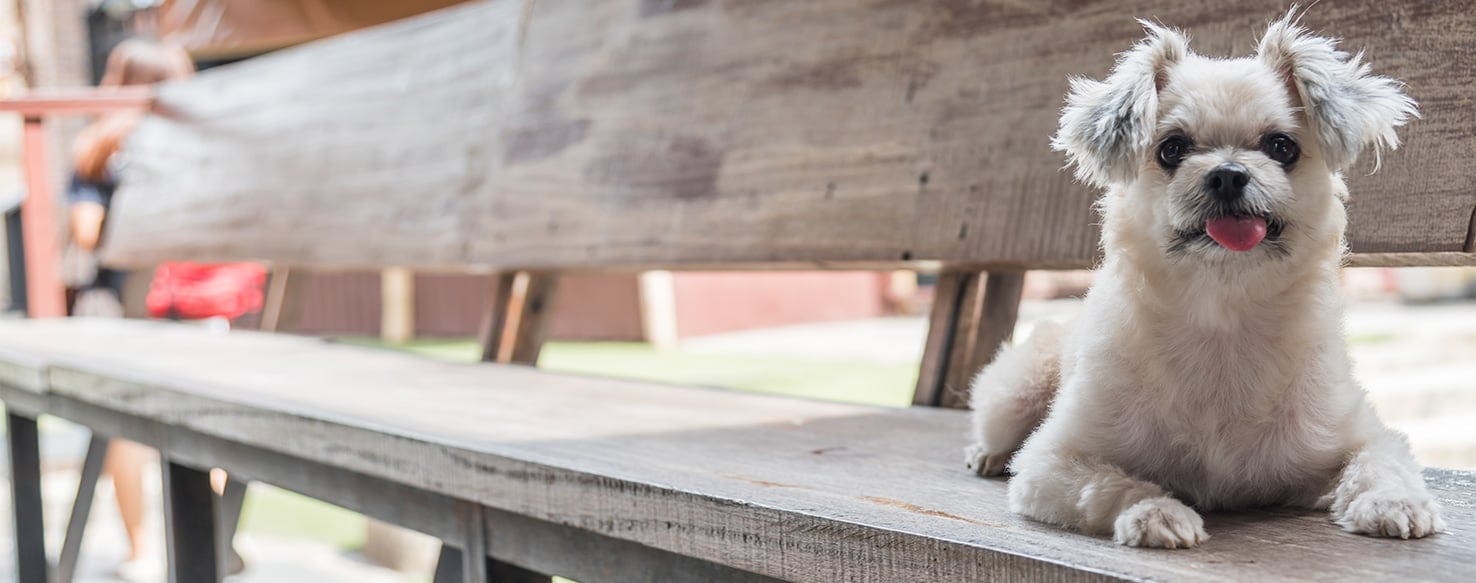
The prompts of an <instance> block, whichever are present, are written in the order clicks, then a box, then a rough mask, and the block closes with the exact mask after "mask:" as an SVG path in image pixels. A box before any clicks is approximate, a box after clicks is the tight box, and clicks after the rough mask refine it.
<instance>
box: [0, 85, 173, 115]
mask: <svg viewBox="0 0 1476 583" xmlns="http://www.w3.org/2000/svg"><path fill="white" fill-rule="evenodd" d="M153 101H154V90H153V88H152V87H116V88H109V89H76V88H66V89H61V88H52V89H40V90H36V91H31V92H29V93H24V94H21V95H20V96H19V97H12V98H9V99H0V112H13V113H19V114H21V115H23V116H27V117H46V116H53V115H98V114H102V113H110V112H115V111H144V110H146V109H148V108H149V106H150V105H151V104H152V103H153Z"/></svg>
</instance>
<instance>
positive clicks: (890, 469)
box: [0, 321, 1476, 580]
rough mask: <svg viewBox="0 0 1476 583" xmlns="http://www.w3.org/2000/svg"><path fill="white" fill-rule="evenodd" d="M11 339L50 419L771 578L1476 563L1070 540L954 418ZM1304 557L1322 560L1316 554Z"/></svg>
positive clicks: (405, 363)
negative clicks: (970, 460)
mask: <svg viewBox="0 0 1476 583" xmlns="http://www.w3.org/2000/svg"><path fill="white" fill-rule="evenodd" d="M0 346H5V347H7V348H9V349H10V350H11V351H12V352H14V351H17V350H22V349H23V350H25V351H29V352H31V353H34V354H38V355H41V356H42V357H44V359H46V360H48V361H50V362H53V363H55V364H54V365H53V366H52V368H51V369H50V372H49V373H48V377H49V378H50V379H51V385H52V392H51V393H49V395H50V396H49V397H47V398H48V399H49V400H50V402H51V403H52V404H53V405H52V406H58V405H57V403H61V402H63V401H67V402H75V403H84V404H88V405H89V406H91V407H93V408H95V409H97V410H103V411H109V412H112V414H122V415H126V416H131V417H136V418H140V419H147V420H150V421H151V423H154V424H156V425H157V426H160V427H167V428H169V429H168V431H170V432H179V434H180V435H187V434H193V435H198V436H206V437H210V438H213V439H215V440H218V441H219V440H223V441H229V442H233V443H240V444H242V445H241V446H240V447H250V448H253V449H259V450H263V451H270V452H278V454H279V455H285V456H290V457H292V458H293V459H298V460H303V461H306V462H312V463H316V464H321V465H323V466H325V467H330V468H335V469H337V470H339V471H345V472H353V473H357V474H362V475H366V476H374V477H376V479H379V480H386V481H390V482H394V483H400V484H407V485H413V487H414V488H415V489H424V490H426V491H428V492H430V493H435V494H440V495H444V496H448V497H454V498H459V499H464V500H469V501H473V502H477V503H479V504H482V505H484V506H487V507H489V508H492V509H495V510H499V511H502V512H508V513H512V514H517V515H521V516H528V517H532V518H536V519H538V520H541V521H546V522H552V523H556V524H563V525H567V526H570V527H573V528H578V529H581V530H585V531H589V532H592V533H595V534H597V535H600V536H604V537H611V538H616V539H621V540H625V541H628V542H630V543H634V544H638V545H643V546H646V547H651V548H655V549H659V550H663V551H667V552H671V553H677V554H682V555H687V556H691V557H694V558H697V559H700V560H704V561H710V562H715V563H719V564H723V565H727V566H729V567H733V568H736V569H740V570H744V571H751V572H755V573H758V574H761V575H765V576H769V577H775V578H780V579H789V580H794V579H798V580H836V579H842V580H844V579H870V580H923V579H926V580H979V579H983V578H987V577H990V576H993V577H997V578H1012V579H1022V580H1023V579H1043V578H1057V579H1059V580H1078V579H1096V578H1104V577H1106V578H1113V577H1116V578H1129V579H1191V578H1192V579H1196V580H1216V579H1218V580H1243V579H1247V578H1252V579H1254V578H1292V579H1295V578H1374V579H1377V578H1394V577H1399V578H1408V579H1420V578H1430V579H1440V578H1451V577H1456V578H1461V577H1463V576H1469V575H1471V574H1473V573H1472V569H1473V568H1472V565H1476V538H1473V537H1476V532H1472V531H1468V530H1464V529H1455V530H1453V531H1452V532H1450V533H1446V534H1442V535H1440V536H1436V537H1432V538H1430V539H1426V540H1420V541H1388V540H1378V539H1370V538H1364V537H1355V536H1350V535H1347V534H1345V533H1342V532H1341V531H1339V530H1338V529H1337V528H1336V527H1335V526H1334V525H1331V524H1329V523H1328V521H1327V519H1326V516H1325V514H1323V513H1316V512H1306V513H1304V512H1292V511H1277V512H1254V513H1246V514H1220V513H1217V514H1212V515H1210V516H1209V517H1208V521H1207V522H1208V528H1209V530H1210V532H1212V533H1213V534H1214V537H1215V538H1214V539H1213V540H1212V541H1211V543H1210V544H1209V545H1206V546H1205V547H1204V548H1202V549H1197V550H1195V551H1192V552H1182V553H1146V552H1137V551H1130V550H1127V549H1123V548H1121V547H1119V546H1118V545H1115V544H1114V543H1112V542H1111V541H1108V540H1104V539H1100V538H1095V537H1089V536H1083V535H1078V534H1073V533H1068V532H1062V531H1060V530H1058V529H1054V528H1051V527H1048V526H1045V525H1041V524H1036V523H1033V522H1029V521H1026V520H1023V519H1021V518H1019V517H1017V516H1014V515H1012V514H1010V513H1009V512H1008V511H1006V510H1005V504H1004V498H1005V483H1004V482H1003V481H1000V480H982V479H979V478H977V477H974V476H972V475H971V474H970V473H969V472H967V471H966V470H965V469H964V468H963V467H962V465H961V464H960V463H959V460H958V456H957V455H956V454H957V451H958V448H961V447H962V446H963V441H962V438H961V437H960V436H961V435H964V434H965V427H966V425H967V418H966V414H965V413H964V412H961V411H949V410H930V409H924V408H918V409H908V410H896V409H882V408H874V407H865V406H858V405H846V404H834V403H819V402H811V401H804V400H792V399H783V398H777V397H769V396H763V395H750V394H738V393H732V392H726V391H717V390H697V389H683V388H680V387H672V386H667V385H661V384H651V383H639V382H627V381H616V380H608V379H593V378H587V377H580V376H565V375H556V374H550V373H546V372H541V371H537V370H533V369H528V368H525V367H502V366H495V365H479V366H469V365H455V364H448V363H440V362H432V361H427V360H423V359H419V358H415V357H413V356H409V355H403V354H397V353H389V352H385V351H381V350H374V349H365V348H356V347H350V346H342V345H333V344H323V343H319V342H316V341H312V340H310V339H305V338H292V337H280V336H274V335H263V334H256V333H249V332H233V333H231V334H229V335H225V336H212V335H209V334H207V333H205V332H204V331H202V330H197V329H194V328H193V327H189V326H178V325H170V324H166V323H152V322H124V321H114V322H107V321H42V322H19V323H15V325H7V326H4V327H0ZM180 354H189V355H190V356H191V357H190V358H179V357H178V355H180ZM263 363H270V364H269V365H268V366H263ZM5 390H8V389H5V388H4V387H0V391H5ZM0 395H5V396H11V395H12V393H10V392H5V393H0ZM13 395H15V396H24V395H34V393H27V392H23V391H14V392H13ZM196 441H199V440H188V439H183V438H181V439H180V440H179V441H178V442H177V445H178V446H179V447H195V446H193V445H191V444H192V443H194V442H196ZM171 443H176V442H171ZM877 468H885V469H886V471H877ZM1429 480H1430V483H1431V487H1432V490H1433V492H1434V494H1435V496H1436V497H1437V498H1439V499H1440V500H1441V501H1442V503H1443V504H1444V505H1445V512H1446V518H1447V520H1448V521H1449V522H1450V523H1451V524H1457V525H1458V524H1468V523H1472V521H1476V507H1472V506H1471V505H1469V504H1467V503H1466V500H1468V499H1469V497H1470V496H1472V495H1473V492H1476V478H1472V477H1471V476H1470V475H1469V474H1460V473H1450V472H1432V473H1431V474H1429ZM409 506H410V507H414V506H413V505H409ZM491 545H492V547H493V548H494V549H496V548H497V545H498V542H497V540H496V538H495V531H494V538H493V539H492V541H491ZM1308 548H1315V549H1317V550H1318V556H1319V559H1320V560H1319V561H1316V562H1308V561H1306V549H1308ZM494 552H495V551H494ZM494 556H495V555H494Z"/></svg>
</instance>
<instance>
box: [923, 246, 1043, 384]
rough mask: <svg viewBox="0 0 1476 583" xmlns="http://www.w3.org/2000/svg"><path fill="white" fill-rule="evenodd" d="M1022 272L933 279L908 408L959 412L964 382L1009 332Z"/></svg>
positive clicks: (959, 272) (962, 273) (958, 274)
mask: <svg viewBox="0 0 1476 583" xmlns="http://www.w3.org/2000/svg"><path fill="white" fill-rule="evenodd" d="M1023 290H1024V273H1023V272H1019V271H995V272H989V273H987V274H984V273H980V272H977V271H966V270H952V271H945V272H944V273H943V274H941V275H940V276H939V278H938V284H937V287H936V291H935V295H934V300H933V310H932V315H931V316H930V318H929V321H928V337H927V345H926V346H925V347H924V349H923V360H922V365H921V367H920V369H919V372H918V385H917V390H916V391H914V393H913V404H915V405H930V406H939V407H947V408H950V409H964V408H967V407H968V392H969V382H970V380H971V379H972V378H973V377H974V375H975V374H978V372H979V370H980V369H982V368H984V366H985V365H987V364H989V363H990V362H991V361H993V360H994V354H995V352H996V351H997V350H998V348H999V346H1000V344H1001V343H1003V342H1005V341H1008V340H1009V339H1010V338H1011V337H1012V336H1013V335H1014V330H1015V321H1016V317H1017V314H1018V312H1019V307H1020V293H1021V292H1022V291H1023Z"/></svg>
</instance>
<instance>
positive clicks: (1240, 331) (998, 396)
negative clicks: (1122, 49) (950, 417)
mask: <svg viewBox="0 0 1476 583" xmlns="http://www.w3.org/2000/svg"><path fill="white" fill-rule="evenodd" d="M1143 25H1144V27H1145V28H1146V29H1147V38H1146V39H1145V40H1144V41H1142V42H1141V43H1139V44H1137V45H1136V46H1134V47H1132V48H1131V49H1130V50H1128V51H1127V52H1126V53H1123V54H1122V55H1121V56H1120V58H1119V59H1118V61H1117V65H1116V67H1115V68H1114V69H1113V71H1112V73H1111V75H1109V76H1108V77H1107V79H1106V80H1105V81H1100V82H1099V81H1092V80H1085V79H1076V80H1073V81H1072V83H1071V92H1070V95H1069V96H1068V98H1067V105H1066V108H1065V110H1064V112H1063V114H1062V116H1061V126H1060V130H1059V132H1058V133H1057V135H1056V136H1055V139H1054V141H1053V145H1054V146H1055V148H1056V149H1058V150H1061V151H1064V152H1065V153H1066V155H1067V157H1068V158H1069V160H1070V163H1071V164H1072V165H1073V166H1075V168H1076V174H1077V176H1078V177H1079V178H1081V179H1082V180H1083V181H1086V182H1088V183H1090V184H1092V185H1094V186H1098V187H1102V188H1105V190H1106V192H1105V194H1104V195H1103V196H1102V198H1101V200H1100V210H1101V213H1102V217H1103V233H1102V246H1103V248H1104V251H1105V259H1104V262H1103V264H1102V266H1101V268H1100V269H1099V271H1098V272H1097V276H1096V280H1095V284H1094V285H1093V286H1092V288H1091V291H1090V292H1089V293H1088V294H1087V298H1086V302H1085V306H1084V309H1083V312H1082V314H1081V316H1080V317H1079V318H1078V319H1077V320H1076V321H1075V322H1073V323H1072V326H1071V328H1070V329H1063V328H1061V327H1059V326H1055V325H1045V326H1042V327H1040V328H1038V329H1037V330H1036V332H1035V333H1034V334H1033V335H1032V337H1031V338H1030V339H1029V340H1028V341H1026V342H1025V343H1024V344H1022V345H1020V346H1018V347H1014V348H1006V349H1004V350H1003V351H1002V353H1001V354H1000V356H999V358H998V359H997V360H996V361H995V363H994V364H992V365H991V366H989V367H988V368H986V369H985V370H984V371H983V372H982V373H980V374H979V376H978V377H977V378H976V379H975V380H974V383H973V401H972V406H973V408H974V435H973V437H974V438H975V444H974V445H973V446H972V447H971V448H970V450H969V452H968V456H967V457H968V463H969V464H970V466H971V467H973V468H974V469H975V471H977V472H979V473H980V474H981V475H997V474H1000V473H1003V472H1004V470H1005V469H1006V467H1007V466H1008V469H1009V470H1010V471H1011V472H1012V473H1013V474H1014V477H1013V479H1012V480H1011V481H1010V484H1009V503H1010V508H1011V510H1013V511H1015V512H1017V513H1020V514H1023V515H1025V516H1027V517H1030V518H1033V519H1036V520H1040V521H1044V522H1049V523H1053V524H1057V525H1061V526H1065V527H1068V528H1072V529H1077V530H1080V531H1084V532H1089V533H1098V534H1111V535H1112V536H1113V538H1114V539H1115V540H1116V541H1117V542H1119V543H1122V544H1126V545H1133V546H1147V547H1166V548H1183V547H1192V546H1195V545H1197V544H1199V543H1201V542H1203V541H1205V540H1206V539H1207V538H1208V535H1207V534H1206V533H1205V531H1204V522H1203V520H1202V519H1201V517H1200V515H1199V514H1198V513H1197V512H1196V511H1195V509H1198V510H1214V509H1222V508H1242V507H1253V506H1268V505H1288V506H1295V507H1307V508H1318V509H1328V510H1330V512H1331V516H1332V520H1333V521H1334V522H1336V523H1337V524H1339V525H1341V526H1342V527H1343V528H1344V529H1346V530H1348V531H1351V532H1356V533H1363V534H1369V535H1380V536H1394V537H1403V538H1409V537H1423V536H1427V535H1430V534H1432V533H1435V532H1438V531H1440V530H1442V529H1443V528H1444V524H1443V522H1442V521H1441V519H1440V516H1439V509H1438V508H1437V506H1436V504H1435V503H1434V501H1433V500H1432V499H1431V497H1430V495H1429V494H1428V493H1427V491H1426V489H1425V485H1424V482H1423V479H1422V478H1421V476H1420V468H1419V466H1418V465H1417V464H1416V463H1415V462H1414V460H1413V456H1412V455H1411V453H1410V451H1409V447H1408V445H1407V444H1406V442H1405V439H1404V437H1403V436H1402V435H1400V434H1399V433H1397V432H1395V431H1393V430H1391V429H1389V428H1387V427H1386V426H1384V425H1383V424H1382V423H1381V422H1380V421H1379V420H1378V418H1377V417H1376V416H1375V414H1374V412H1373V410H1372V409H1371V408H1370V406H1369V404H1368V402H1367V399H1366V398H1365V395H1364V392H1363V389H1362V388H1360V387H1359V385H1358V383H1357V382H1356V381H1355V380H1354V379H1353V376H1352V372H1351V368H1350V363H1349V358H1348V351H1347V348H1346V346H1345V344H1344V339H1343V334H1342V306H1341V301H1340V298H1339V288H1338V269H1339V265H1340V262H1341V260H1342V257H1343V254H1344V250H1345V245H1344V242H1343V233H1344V229H1345V226H1346V214H1345V212H1344V208H1343V204H1344V201H1345V200H1346V199H1347V196H1348V194H1347V189H1346V187H1345V186H1344V184H1343V180H1342V177H1341V172H1342V171H1343V170H1345V169H1346V168H1347V167H1348V166H1349V165H1351V164H1352V163H1353V161H1354V159H1355V158H1356V157H1357V156H1358V155H1359V153H1360V151H1362V150H1365V149H1373V150H1375V151H1376V152H1377V150H1379V149H1380V148H1384V147H1387V148H1390V149H1393V148H1396V147H1398V137H1397V136H1396V135H1395V128H1396V127H1398V126H1401V125H1403V124H1404V123H1405V121H1406V120H1407V119H1409V118H1410V117H1412V116H1417V115H1418V114H1417V112H1416V109H1415V103H1414V101H1413V100H1411V99H1410V98H1409V97H1407V96H1405V95H1404V93H1403V92H1402V86H1401V84H1399V83H1398V82H1396V81H1394V80H1392V79H1389V78H1386V77H1380V76H1376V75H1373V74H1372V73H1371V72H1370V69H1369V67H1368V66H1367V65H1365V64H1363V62H1362V58H1361V55H1349V54H1347V53H1344V52H1341V51H1339V50H1337V48H1336V44H1335V41H1332V40H1329V39H1326V38H1321V37H1318V36H1314V35H1312V34H1310V33H1308V32H1307V31H1306V30H1305V29H1303V28H1302V27H1301V26H1300V25H1299V24H1298V23H1297V20H1296V18H1295V16H1294V15H1293V14H1288V15H1287V16H1286V17H1285V18H1283V19H1281V20H1280V21H1278V22H1275V23H1274V24H1272V25H1271V26H1270V27H1269V28H1268V30H1267V31H1266V33H1265V36H1264V37H1263V38H1262V39H1261V41H1260V45H1259V48H1258V50H1257V52H1256V54H1255V55H1254V56H1251V57H1245V58H1238V59H1215V58H1209V57H1204V56H1200V55H1196V54H1194V53H1192V52H1190V50H1189V45H1188V40H1187V39H1186V37H1185V36H1184V35H1183V34H1182V33H1180V32H1178V31H1175V30H1171V29H1168V28H1165V27H1162V26H1159V25H1156V24H1153V23H1148V22H1144V23H1143ZM1276 132H1280V133H1282V134H1285V135H1287V136H1290V137H1291V138H1292V139H1293V140H1295V142H1297V144H1298V145H1299V146H1300V149H1301V156H1300V158H1299V159H1298V160H1296V161H1295V162H1294V163H1292V164H1288V165H1285V166H1283V165H1282V164H1280V163H1278V162H1277V161H1274V160H1273V159H1272V158H1271V157H1270V156H1269V155H1268V154H1267V153H1263V151H1262V150H1263V149H1264V146H1262V145H1261V144H1265V143H1266V142H1265V140H1266V138H1265V136H1267V135H1268V134H1273V133H1276ZM1170 135H1182V136H1185V137H1187V138H1188V139H1189V140H1191V141H1192V143H1193V147H1192V149H1190V151H1189V153H1188V155H1187V156H1185V157H1184V158H1183V162H1182V164H1181V165H1180V166H1178V167H1177V168H1175V169H1172V170H1170V169H1166V168H1165V167H1164V166H1161V165H1160V164H1158V163H1157V152H1158V150H1157V148H1158V146H1159V144H1160V143H1162V141H1163V140H1164V139H1165V137H1166V136H1170ZM1227 162H1237V163H1239V164H1241V165H1242V166H1244V167H1245V168H1246V169H1247V170H1248V173H1249V176H1250V178H1249V180H1250V181H1249V186H1248V187H1247V188H1246V192H1245V197H1244V199H1242V200H1240V201H1238V202H1235V203H1233V204H1232V205H1230V207H1226V206H1225V205H1219V204H1217V203H1215V202H1213V201H1212V200H1211V199H1210V198H1209V197H1208V195H1207V194H1206V192H1204V190H1205V187H1204V186H1202V185H1203V184H1204V180H1205V173H1206V172H1208V171H1209V170H1211V169H1213V168H1215V167H1216V166H1219V165H1221V164H1224V163H1227ZM1227 213H1228V214H1237V215H1240V214H1254V215H1257V216H1261V217H1265V218H1266V220H1267V223H1268V225H1270V228H1269V229H1268V231H1269V232H1270V235H1268V236H1267V238H1266V239H1265V240H1264V241H1263V242H1262V243H1261V244H1260V245H1259V246H1257V247H1255V248H1254V249H1252V250H1250V251H1244V252H1236V251H1231V250H1229V249H1227V248H1224V247H1221V246H1220V245H1218V244H1216V243H1215V242H1214V241H1213V240H1211V239H1210V238H1208V237H1207V236H1206V235H1205V224H1206V221H1207V220H1208V219H1210V218H1213V217H1214V216H1217V214H1227ZM1027 437H1028V438H1027Z"/></svg>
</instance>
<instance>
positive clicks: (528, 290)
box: [508, 271, 559, 365]
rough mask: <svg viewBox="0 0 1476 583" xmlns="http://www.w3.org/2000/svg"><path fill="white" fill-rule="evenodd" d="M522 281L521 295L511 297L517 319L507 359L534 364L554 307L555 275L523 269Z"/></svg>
mask: <svg viewBox="0 0 1476 583" xmlns="http://www.w3.org/2000/svg"><path fill="white" fill-rule="evenodd" d="M524 281H526V284H525V285H524V286H523V289H522V296H521V298H515V299H514V300H513V305H515V306H517V312H518V320H517V322H516V323H514V326H515V330H517V332H516V334H515V335H514V337H513V344H512V354H511V355H510V356H509V358H508V362H511V363H515V364H526V365H537V364H538V355H539V354H540V353H542V352H543V342H544V340H545V335H546V333H547V332H548V320H549V317H550V314H551V313H552V312H553V308H554V305H553V304H554V293H555V292H557V291H558V288H559V276H558V274H556V273H550V272H537V271H534V272H526V273H525V280H524Z"/></svg>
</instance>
